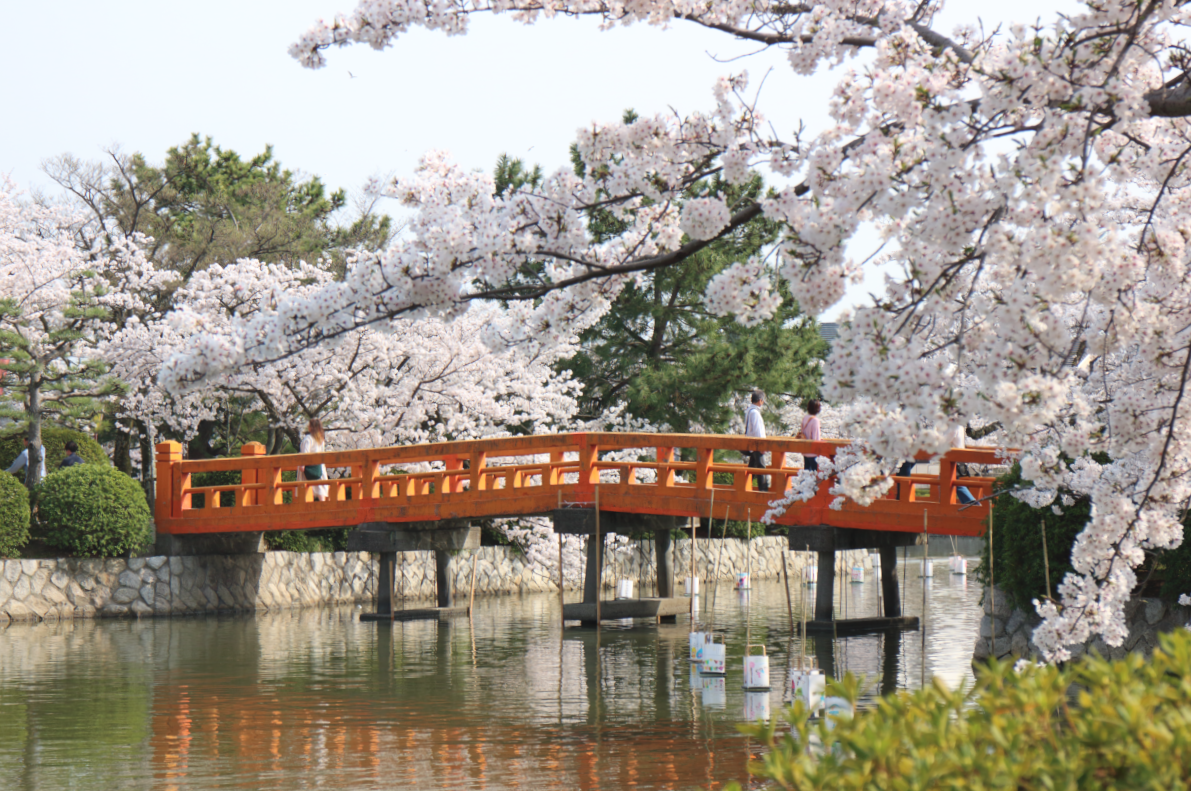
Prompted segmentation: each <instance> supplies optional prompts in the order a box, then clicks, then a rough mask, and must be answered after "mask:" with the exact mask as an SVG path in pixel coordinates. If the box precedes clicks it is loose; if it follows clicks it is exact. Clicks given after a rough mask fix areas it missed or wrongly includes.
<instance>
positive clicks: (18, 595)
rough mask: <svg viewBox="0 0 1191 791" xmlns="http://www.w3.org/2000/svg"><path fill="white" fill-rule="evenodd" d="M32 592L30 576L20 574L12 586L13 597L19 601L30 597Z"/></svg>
mask: <svg viewBox="0 0 1191 791" xmlns="http://www.w3.org/2000/svg"><path fill="white" fill-rule="evenodd" d="M31 592H32V591H31V590H30V587H29V578H28V577H26V576H24V575H22V576H20V577H19V578H18V579H17V581H16V583H15V584H13V586H12V597H13V598H14V599H16V600H17V601H24V600H25V599H27V598H29V594H30V593H31Z"/></svg>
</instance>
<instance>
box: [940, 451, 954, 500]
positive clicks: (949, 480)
mask: <svg viewBox="0 0 1191 791" xmlns="http://www.w3.org/2000/svg"><path fill="white" fill-rule="evenodd" d="M939 486H940V487H941V490H940V491H939V502H940V503H948V504H950V505H955V462H953V461H950V460H948V458H947V457H946V456H944V457H943V458H941V459H939Z"/></svg>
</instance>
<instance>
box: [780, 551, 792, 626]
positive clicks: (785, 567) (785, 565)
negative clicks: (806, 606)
mask: <svg viewBox="0 0 1191 791" xmlns="http://www.w3.org/2000/svg"><path fill="white" fill-rule="evenodd" d="M782 576H783V577H784V578H785V580H786V613H787V614H788V615H789V616H790V634H794V602H793V601H791V599H790V553H789V552H787V551H786V550H784V549H783V550H782Z"/></svg>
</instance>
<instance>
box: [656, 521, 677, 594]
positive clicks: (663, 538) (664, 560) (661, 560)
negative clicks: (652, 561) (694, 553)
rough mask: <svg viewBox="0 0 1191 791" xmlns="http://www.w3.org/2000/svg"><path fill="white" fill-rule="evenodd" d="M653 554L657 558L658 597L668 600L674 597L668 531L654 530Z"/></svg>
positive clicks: (671, 555)
mask: <svg viewBox="0 0 1191 791" xmlns="http://www.w3.org/2000/svg"><path fill="white" fill-rule="evenodd" d="M653 553H654V555H655V556H656V557H657V569H658V596H659V597H660V598H662V599H669V598H670V597H672V596H673V595H674V565H673V563H672V562H671V561H673V560H674V553H673V552H671V551H670V531H669V530H655V531H654V533H653Z"/></svg>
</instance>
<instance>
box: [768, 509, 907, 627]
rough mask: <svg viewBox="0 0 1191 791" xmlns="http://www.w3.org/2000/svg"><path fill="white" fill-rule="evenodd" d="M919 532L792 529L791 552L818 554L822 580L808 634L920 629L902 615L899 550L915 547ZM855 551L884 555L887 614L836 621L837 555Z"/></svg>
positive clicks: (883, 591) (820, 527)
mask: <svg viewBox="0 0 1191 791" xmlns="http://www.w3.org/2000/svg"><path fill="white" fill-rule="evenodd" d="M917 541H918V534H917V533H902V532H897V531H892V530H888V531H887V530H859V529H855V528H847V527H831V526H828V525H796V526H793V527H791V528H790V549H793V550H803V551H805V550H810V551H811V552H817V553H818V556H819V557H818V564H819V578H818V583H817V585H816V587H815V618H814V620H813V621H809V622H808V623H807V625H806V627H807V630H808V631H818V632H832V633H837V634H862V633H864V632H878V631H890V630H894V631H896V630H899V629H917V628H918V619H917V618H907V617H905V616H903V615H902V608H901V597H900V596H899V591H898V578H897V548H898V547H903V546H912V545H914V544H916V543H917ZM852 549H876V550H877V551H878V552H879V553H880V555H881V594H882V599H883V602H884V607H885V612H884V614H883V615H882V616H880V617H876V618H850V619H848V620H836V618H835V553H836V552H842V551H845V550H852Z"/></svg>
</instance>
